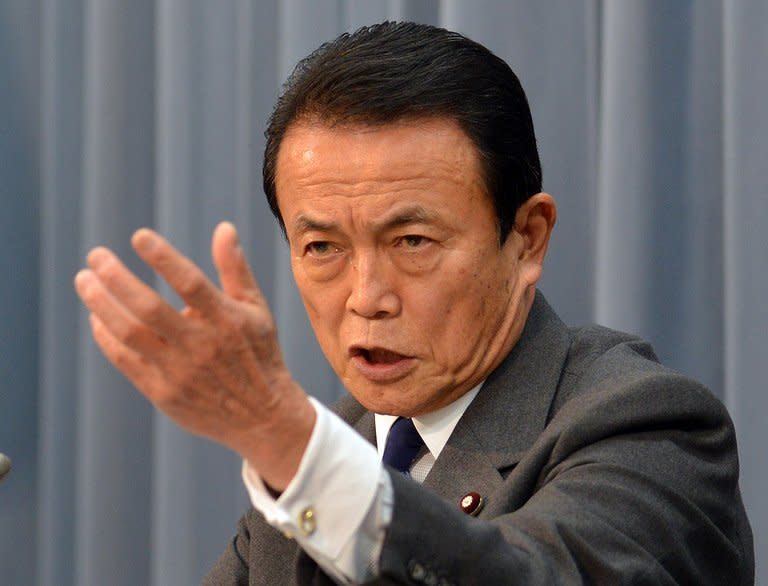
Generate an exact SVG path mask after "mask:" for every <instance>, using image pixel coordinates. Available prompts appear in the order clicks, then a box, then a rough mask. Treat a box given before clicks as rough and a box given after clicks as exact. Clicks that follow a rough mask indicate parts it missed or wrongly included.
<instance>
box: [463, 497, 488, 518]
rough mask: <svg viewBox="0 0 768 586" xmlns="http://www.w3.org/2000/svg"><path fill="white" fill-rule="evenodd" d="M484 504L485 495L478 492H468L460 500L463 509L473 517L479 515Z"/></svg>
mask: <svg viewBox="0 0 768 586" xmlns="http://www.w3.org/2000/svg"><path fill="white" fill-rule="evenodd" d="M484 504H485V502H484V501H483V497H481V496H480V495H479V494H478V493H476V492H468V493H467V494H465V495H464V496H463V497H461V500H460V501H459V507H460V508H461V510H462V511H464V512H465V513H466V514H467V515H471V516H472V517H477V515H478V514H479V513H480V510H481V509H482V508H483V505H484Z"/></svg>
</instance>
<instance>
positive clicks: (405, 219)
mask: <svg viewBox="0 0 768 586" xmlns="http://www.w3.org/2000/svg"><path fill="white" fill-rule="evenodd" d="M437 219H438V214H437V213H436V212H433V211H429V210H427V209H426V208H424V207H422V206H420V205H414V206H410V207H407V208H405V209H403V210H400V211H398V212H397V213H395V214H394V215H393V216H391V217H388V218H387V217H385V218H384V219H383V220H381V221H375V222H374V223H373V227H374V229H375V230H376V231H385V230H391V229H392V228H398V227H400V226H407V225H409V224H428V223H430V222H434V221H435V220H437ZM293 226H294V230H295V232H296V234H298V235H301V234H304V233H306V232H313V231H316V232H333V231H336V230H338V229H339V224H338V223H337V222H324V221H322V220H317V219H315V218H312V217H310V216H308V215H306V214H300V215H299V216H297V218H296V220H295V221H294V222H293Z"/></svg>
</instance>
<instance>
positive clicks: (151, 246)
mask: <svg viewBox="0 0 768 586" xmlns="http://www.w3.org/2000/svg"><path fill="white" fill-rule="evenodd" d="M131 245H132V246H133V248H134V250H136V253H137V254H138V255H139V256H140V257H141V259H142V260H143V261H144V262H145V263H147V264H148V265H149V266H150V267H152V268H153V269H154V270H155V271H156V272H157V273H158V274H159V275H160V276H161V277H162V278H163V279H164V280H165V282H166V283H168V285H170V286H171V288H172V289H173V290H174V291H176V293H178V295H179V297H181V299H182V300H183V301H184V303H186V304H187V305H188V306H189V307H192V308H194V309H197V310H199V311H201V312H202V313H204V314H210V313H212V312H213V311H215V309H216V308H217V307H218V305H219V303H220V299H221V293H220V292H219V290H218V289H217V288H216V286H215V285H214V284H213V283H211V282H210V281H209V280H208V277H206V276H205V273H203V271H202V270H200V268H199V267H198V266H197V265H196V264H195V263H193V262H192V261H191V260H189V259H188V258H187V257H185V256H184V255H183V254H181V253H180V252H179V251H178V250H176V249H175V248H174V247H173V246H172V245H171V244H170V242H168V241H167V240H166V239H165V238H163V237H162V236H160V235H159V234H158V233H157V232H155V231H154V230H150V229H149V228H140V229H139V230H137V231H136V232H135V233H134V235H133V238H131Z"/></svg>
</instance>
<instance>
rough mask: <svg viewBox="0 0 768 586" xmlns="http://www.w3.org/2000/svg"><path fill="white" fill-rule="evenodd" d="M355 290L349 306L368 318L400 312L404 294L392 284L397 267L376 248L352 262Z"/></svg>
mask: <svg viewBox="0 0 768 586" xmlns="http://www.w3.org/2000/svg"><path fill="white" fill-rule="evenodd" d="M350 264H351V267H350V268H351V270H350V272H349V273H350V278H351V280H352V283H351V290H350V293H349V297H348V298H347V309H348V310H349V311H351V312H352V313H354V314H356V315H359V316H361V317H365V318H367V319H383V318H386V317H392V316H395V315H397V314H398V313H400V308H401V302H400V297H399V295H398V294H397V292H396V291H395V289H394V287H393V283H392V278H393V277H394V275H393V274H392V271H393V270H394V269H393V267H392V266H391V265H389V263H387V261H386V259H382V258H379V257H378V255H376V254H375V253H374V252H373V251H371V252H368V251H366V252H358V254H356V255H355V257H354V258H353V259H352V261H351V263H350Z"/></svg>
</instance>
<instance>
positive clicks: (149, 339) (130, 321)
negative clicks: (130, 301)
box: [75, 269, 163, 354]
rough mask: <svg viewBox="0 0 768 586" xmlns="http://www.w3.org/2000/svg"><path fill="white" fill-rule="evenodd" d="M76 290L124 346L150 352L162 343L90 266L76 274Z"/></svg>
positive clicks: (157, 348)
mask: <svg viewBox="0 0 768 586" xmlns="http://www.w3.org/2000/svg"><path fill="white" fill-rule="evenodd" d="M75 289H76V290H77V294H78V295H79V296H80V298H81V299H82V300H83V303H85V305H86V307H87V308H88V309H90V310H91V312H92V313H93V314H94V315H96V316H98V318H99V321H100V323H102V324H103V325H104V327H106V328H107V329H109V331H110V332H111V333H112V335H113V337H115V338H116V339H119V340H120V341H121V342H122V343H123V345H125V346H129V347H131V348H133V349H134V350H135V351H137V352H141V353H144V354H146V353H151V352H156V351H158V350H159V349H160V348H161V346H162V345H163V343H162V341H161V339H160V338H159V337H158V336H157V334H156V333H155V332H154V331H153V330H151V329H150V328H148V327H147V326H145V325H144V324H142V323H141V322H140V321H139V320H137V319H136V317H135V316H134V315H133V314H131V313H130V312H129V311H127V310H126V309H125V307H123V306H122V305H121V304H120V302H119V301H117V299H115V298H114V297H113V296H112V295H111V294H110V293H109V291H108V290H107V289H106V288H105V287H104V285H103V284H102V283H101V281H99V279H98V277H97V276H96V275H95V274H94V273H93V271H91V270H89V269H84V270H82V271H80V272H79V273H77V275H76V276H75Z"/></svg>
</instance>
